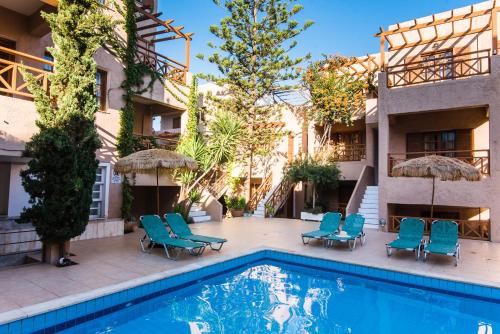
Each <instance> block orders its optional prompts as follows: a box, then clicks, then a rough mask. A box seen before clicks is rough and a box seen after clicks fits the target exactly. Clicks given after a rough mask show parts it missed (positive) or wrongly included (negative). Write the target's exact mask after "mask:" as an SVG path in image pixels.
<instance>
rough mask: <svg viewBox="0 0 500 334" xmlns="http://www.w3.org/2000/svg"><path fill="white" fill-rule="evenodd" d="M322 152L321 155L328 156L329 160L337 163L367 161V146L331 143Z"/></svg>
mask: <svg viewBox="0 0 500 334" xmlns="http://www.w3.org/2000/svg"><path fill="white" fill-rule="evenodd" d="M321 151H323V152H321ZM320 152H321V153H320V154H326V155H327V158H328V159H330V160H333V161H337V162H347V161H361V160H363V159H366V145H365V144H343V143H335V144H331V143H329V144H327V145H326V146H325V147H324V148H322V149H320Z"/></svg>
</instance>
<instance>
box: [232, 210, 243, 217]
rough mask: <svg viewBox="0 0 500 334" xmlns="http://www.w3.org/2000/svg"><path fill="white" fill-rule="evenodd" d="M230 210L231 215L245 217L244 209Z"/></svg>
mask: <svg viewBox="0 0 500 334" xmlns="http://www.w3.org/2000/svg"><path fill="white" fill-rule="evenodd" d="M229 212H231V217H243V214H244V213H245V211H244V210H229Z"/></svg>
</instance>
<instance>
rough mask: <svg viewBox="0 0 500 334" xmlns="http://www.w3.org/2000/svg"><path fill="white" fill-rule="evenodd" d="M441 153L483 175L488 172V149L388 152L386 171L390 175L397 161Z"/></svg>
mask: <svg viewBox="0 0 500 334" xmlns="http://www.w3.org/2000/svg"><path fill="white" fill-rule="evenodd" d="M431 154H436V155H443V156H447V157H451V158H455V159H458V160H461V161H464V162H466V163H468V164H470V165H472V166H474V167H476V168H477V169H479V171H480V172H481V174H482V175H483V176H486V175H489V174H490V150H488V149H486V150H461V151H427V152H407V153H389V154H388V172H389V176H392V175H391V173H392V168H393V167H394V166H396V165H397V164H398V163H401V162H404V161H407V160H410V159H413V158H418V157H421V156H425V155H431Z"/></svg>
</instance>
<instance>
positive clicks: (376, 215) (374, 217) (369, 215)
mask: <svg viewBox="0 0 500 334" xmlns="http://www.w3.org/2000/svg"><path fill="white" fill-rule="evenodd" d="M359 214H360V215H362V216H363V217H365V219H370V218H373V219H376V220H377V221H378V219H379V217H378V213H361V212H360V213H359Z"/></svg>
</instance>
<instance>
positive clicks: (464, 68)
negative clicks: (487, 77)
mask: <svg viewBox="0 0 500 334" xmlns="http://www.w3.org/2000/svg"><path fill="white" fill-rule="evenodd" d="M490 62H491V59H490V50H479V51H473V52H464V53H459V54H454V55H450V56H438V57H435V58H433V59H431V60H421V61H414V62H410V63H406V64H401V65H394V66H388V67H387V86H388V87H389V88H391V87H402V86H409V85H416V84H421V83H429V82H436V81H442V80H454V79H458V78H465V77H471V76H476V75H482V74H488V73H490V68H491V66H490V65H491V64H490Z"/></svg>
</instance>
